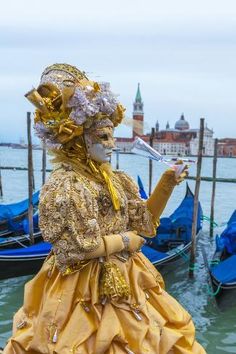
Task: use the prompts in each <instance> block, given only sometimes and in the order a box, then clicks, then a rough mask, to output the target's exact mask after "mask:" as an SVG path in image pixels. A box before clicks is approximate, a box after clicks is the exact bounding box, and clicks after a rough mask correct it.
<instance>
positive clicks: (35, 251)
mask: <svg viewBox="0 0 236 354" xmlns="http://www.w3.org/2000/svg"><path fill="white" fill-rule="evenodd" d="M50 250H51V244H50V243H48V242H40V243H38V244H36V245H33V246H29V247H21V248H18V249H9V250H4V251H0V279H8V278H14V277H20V276H22V275H31V274H35V273H37V272H38V271H39V269H40V268H41V266H42V264H43V262H44V260H45V258H46V257H47V256H48V254H49V252H50Z"/></svg>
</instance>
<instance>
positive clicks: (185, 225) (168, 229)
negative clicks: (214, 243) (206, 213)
mask: <svg viewBox="0 0 236 354" xmlns="http://www.w3.org/2000/svg"><path fill="white" fill-rule="evenodd" d="M193 208H194V195H193V193H192V191H191V190H190V188H189V186H188V184H186V194H185V197H184V199H183V200H182V202H181V203H180V205H179V206H178V208H177V209H176V210H175V211H174V212H173V214H171V215H170V217H168V218H161V219H160V226H159V227H158V229H157V235H156V236H155V237H154V238H151V239H150V238H147V239H146V244H145V245H144V246H143V248H142V252H143V253H144V255H145V256H146V257H147V258H148V259H149V260H150V261H151V262H152V264H153V265H154V266H155V267H156V268H157V269H158V270H159V269H160V270H161V271H162V273H165V272H168V271H170V270H171V269H173V268H174V267H175V266H176V265H180V264H181V263H184V262H186V261H187V260H188V259H189V257H188V252H189V251H190V248H191V244H192V242H191V235H192V222H193ZM202 215H203V214H202V208H201V204H200V202H199V203H198V219H197V235H198V234H199V232H200V230H201V229H202Z"/></svg>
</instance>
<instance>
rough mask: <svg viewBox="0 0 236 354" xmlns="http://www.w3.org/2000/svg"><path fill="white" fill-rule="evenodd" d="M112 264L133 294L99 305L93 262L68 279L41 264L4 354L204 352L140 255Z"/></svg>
mask: <svg viewBox="0 0 236 354" xmlns="http://www.w3.org/2000/svg"><path fill="white" fill-rule="evenodd" d="M52 257H53V256H52ZM111 260H112V261H114V262H115V263H116V264H117V265H118V266H119V268H120V270H121V272H122V274H123V275H124V277H125V279H126V281H127V283H128V284H129V286H130V289H131V295H130V296H129V298H128V299H126V300H123V299H122V300H112V301H107V302H106V303H103V304H102V303H101V299H100V298H99V279H100V272H101V264H100V263H99V262H98V261H97V260H91V261H88V262H87V264H85V265H84V266H83V267H82V268H81V269H80V270H79V271H77V272H75V273H73V274H70V275H66V276H63V275H61V274H60V273H59V271H58V270H57V268H56V266H55V265H53V263H52V258H49V259H48V260H47V261H45V263H44V265H43V267H42V269H41V270H40V271H39V273H38V274H37V275H36V276H35V278H34V279H33V280H31V281H30V282H28V283H27V284H26V286H25V296H24V305H23V307H22V308H21V309H20V310H19V311H18V312H17V313H16V315H15V317H14V323H13V336H12V337H11V338H10V339H9V341H8V344H7V346H6V348H5V350H4V354H23V353H30V354H39V353H40V354H49V353H50V354H51V353H52V354H69V353H72V354H132V353H134V354H145V353H149V354H157V353H158V354H171V353H176V354H190V353H195V354H203V353H205V350H204V349H203V348H202V347H201V346H200V345H199V344H198V343H197V342H196V341H195V329H194V325H193V323H192V320H191V316H190V315H189V314H188V313H187V312H186V311H185V310H184V309H183V308H182V306H181V305H180V304H179V303H178V302H177V301H176V300H175V299H174V298H173V297H171V296H170V295H168V293H167V292H166V291H165V290H164V284H163V280H162V278H161V276H160V274H159V273H158V271H157V270H156V269H155V268H154V267H153V265H152V264H151V263H150V262H149V261H148V260H147V259H146V258H145V257H144V256H143V255H142V253H137V254H135V255H134V256H132V257H131V258H130V259H129V260H128V261H126V262H125V263H124V262H122V261H120V260H118V259H117V258H116V257H112V259H111Z"/></svg>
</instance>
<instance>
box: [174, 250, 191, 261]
mask: <svg viewBox="0 0 236 354" xmlns="http://www.w3.org/2000/svg"><path fill="white" fill-rule="evenodd" d="M174 252H175V254H178V255H179V256H180V257H182V258H183V259H184V260H186V261H188V260H189V255H188V254H186V253H185V252H184V251H183V250H174Z"/></svg>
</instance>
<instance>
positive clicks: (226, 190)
mask: <svg viewBox="0 0 236 354" xmlns="http://www.w3.org/2000/svg"><path fill="white" fill-rule="evenodd" d="M0 163H1V165H2V166H22V167H23V166H26V164H27V152H26V151H25V150H12V149H8V148H0ZM113 165H115V157H114V160H113ZM34 167H35V170H36V171H35V182H36V187H37V188H39V187H40V185H41V173H40V172H39V170H40V168H41V151H34ZM48 167H49V164H48ZM153 167H154V168H153V170H154V171H153V172H154V176H153V181H154V183H155V181H157V180H158V178H159V177H160V175H161V173H162V172H163V171H164V169H165V166H162V165H161V164H158V163H154V165H153ZM120 169H123V170H125V171H126V172H128V173H129V174H130V175H131V176H133V177H134V178H135V179H136V178H137V174H139V175H140V176H141V178H142V180H143V182H144V186H145V188H146V190H148V161H146V160H145V159H142V158H139V157H134V156H131V155H120ZM217 170H218V172H217V176H218V177H234V178H235V176H236V159H219V160H218V169H217ZM190 174H191V175H194V174H195V166H192V167H191V168H190ZM211 174H212V159H210V158H205V159H204V160H203V171H202V175H204V176H210V175H211ZM2 182H3V191H4V197H3V200H2V202H4V203H10V202H12V201H15V200H18V199H21V198H25V197H26V196H27V174H26V172H20V171H2ZM189 184H190V187H191V188H192V190H194V182H193V181H190V182H189ZM184 193H185V184H184V183H182V184H181V185H180V186H178V187H177V188H176V189H175V191H174V193H173V195H172V198H171V200H170V202H169V204H168V206H167V208H166V210H165V212H164V215H168V214H170V213H171V212H172V211H173V210H174V209H175V208H176V207H177V205H178V204H179V202H180V201H181V200H182V198H183V196H184ZM210 198H211V184H210V183H209V182H202V183H201V190H200V201H201V204H202V207H203V212H204V215H206V216H209V213H210ZM235 201H236V185H235V184H227V183H225V184H223V183H218V184H217V189H216V208H215V220H216V222H217V223H218V224H221V223H223V222H226V221H227V220H228V219H229V217H230V215H231V213H232V212H233V210H234V209H235V207H236V202H235ZM221 231H222V227H217V228H216V229H215V234H216V233H220V232H221ZM208 233H209V224H208V223H206V222H205V223H204V227H203V232H202V235H201V239H200V241H199V244H198V257H197V263H198V270H197V271H196V272H195V279H194V280H191V281H190V280H189V279H188V276H187V275H188V269H187V265H185V266H184V267H179V268H177V269H176V270H175V272H171V274H167V275H165V281H166V287H167V289H168V291H169V292H170V293H171V294H172V295H173V296H174V297H175V298H177V299H178V301H179V302H180V303H182V304H183V306H184V307H185V308H186V309H187V310H188V311H189V312H190V313H191V315H192V317H193V319H194V322H195V325H196V329H197V338H198V340H199V341H200V342H201V343H202V344H203V346H204V347H205V348H206V351H207V353H209V354H221V353H222V354H223V353H236V301H234V304H230V303H229V304H228V307H226V309H224V310H219V309H217V307H216V306H215V303H214V300H213V298H212V297H211V296H209V295H208V289H207V272H206V269H205V266H204V262H203V259H202V255H201V252H200V244H203V245H204V246H205V247H206V248H207V253H208V256H209V258H210V257H211V254H212V253H213V250H214V244H213V243H211V242H209V237H208ZM29 279H31V277H21V278H15V279H8V280H4V281H0V346H4V343H5V341H6V339H7V338H8V337H9V336H10V334H11V324H12V322H11V319H12V315H13V313H14V312H15V311H16V310H17V309H18V307H19V306H21V304H22V301H23V289H24V284H25V282H26V281H28V280H29Z"/></svg>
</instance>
